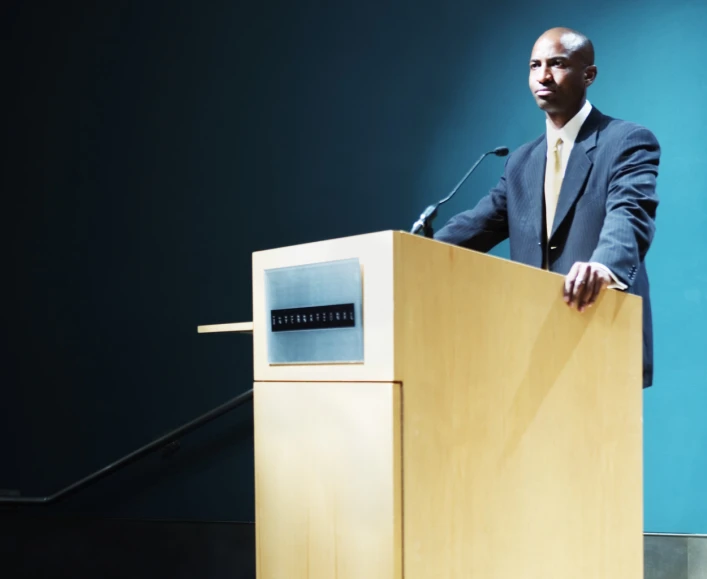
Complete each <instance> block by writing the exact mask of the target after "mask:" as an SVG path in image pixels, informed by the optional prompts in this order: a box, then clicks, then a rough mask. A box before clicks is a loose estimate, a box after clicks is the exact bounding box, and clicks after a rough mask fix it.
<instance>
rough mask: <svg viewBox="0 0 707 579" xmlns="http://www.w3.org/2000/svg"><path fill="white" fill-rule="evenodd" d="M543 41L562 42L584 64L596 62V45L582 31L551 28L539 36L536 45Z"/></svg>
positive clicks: (588, 64)
mask: <svg viewBox="0 0 707 579" xmlns="http://www.w3.org/2000/svg"><path fill="white" fill-rule="evenodd" d="M541 41H550V42H552V43H556V42H557V43H560V44H561V45H562V46H564V48H565V50H567V52H568V53H570V55H575V56H576V57H577V58H579V59H580V61H581V62H582V64H584V66H590V65H593V64H594V45H593V44H592V41H591V40H589V38H587V37H586V36H585V35H584V34H582V33H581V32H577V31H576V30H572V29H571V28H562V27H559V28H551V29H550V30H548V31H546V32H544V33H543V34H542V35H541V36H540V38H538V40H537V42H536V43H535V44H536V45H537V44H538V43H539V42H541Z"/></svg>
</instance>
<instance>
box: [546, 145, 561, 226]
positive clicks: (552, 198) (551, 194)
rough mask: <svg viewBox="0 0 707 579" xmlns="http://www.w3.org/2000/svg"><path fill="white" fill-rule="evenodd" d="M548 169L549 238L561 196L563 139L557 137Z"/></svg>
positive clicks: (547, 221) (547, 211) (547, 220)
mask: <svg viewBox="0 0 707 579" xmlns="http://www.w3.org/2000/svg"><path fill="white" fill-rule="evenodd" d="M548 161H550V159H548ZM547 171H548V172H550V173H551V174H550V175H548V176H547V177H548V178H547V179H546V180H545V223H546V226H547V227H546V230H547V237H548V239H549V238H550V234H551V233H552V222H553V221H554V219H555V211H556V209H557V200H558V199H559V198H560V189H561V188H562V177H563V174H562V139H557V143H555V147H554V148H553V155H552V163H548V167H547Z"/></svg>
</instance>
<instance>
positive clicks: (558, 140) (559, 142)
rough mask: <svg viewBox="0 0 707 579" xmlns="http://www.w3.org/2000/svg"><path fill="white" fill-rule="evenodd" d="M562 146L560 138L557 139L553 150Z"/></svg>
mask: <svg viewBox="0 0 707 579" xmlns="http://www.w3.org/2000/svg"><path fill="white" fill-rule="evenodd" d="M561 147H562V139H557V142H556V143H555V151H557V150H559V149H560V148H561Z"/></svg>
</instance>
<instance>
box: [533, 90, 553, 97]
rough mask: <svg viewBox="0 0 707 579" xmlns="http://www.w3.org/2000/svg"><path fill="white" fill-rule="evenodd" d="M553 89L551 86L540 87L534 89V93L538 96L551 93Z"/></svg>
mask: <svg viewBox="0 0 707 579" xmlns="http://www.w3.org/2000/svg"><path fill="white" fill-rule="evenodd" d="M554 92H555V91H554V90H553V89H551V88H540V89H538V90H536V91H535V94H536V95H538V96H548V95H551V94H553V93H554Z"/></svg>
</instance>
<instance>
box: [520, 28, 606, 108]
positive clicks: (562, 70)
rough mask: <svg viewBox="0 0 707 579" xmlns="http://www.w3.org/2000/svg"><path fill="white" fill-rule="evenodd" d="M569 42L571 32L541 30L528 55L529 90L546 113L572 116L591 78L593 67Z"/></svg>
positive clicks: (592, 76) (578, 106)
mask: <svg viewBox="0 0 707 579" xmlns="http://www.w3.org/2000/svg"><path fill="white" fill-rule="evenodd" d="M563 40H564V41H563ZM571 43H572V37H571V36H569V37H568V36H567V35H559V34H544V35H543V36H541V37H540V38H539V39H538V41H537V42H536V43H535V46H533V51H532V53H531V55H530V75H529V79H528V80H529V85H530V91H531V92H532V93H533V96H534V97H535V102H537V103H538V106H539V107H540V108H541V109H542V110H544V111H545V112H546V113H548V114H549V115H553V114H560V115H570V118H571V116H574V114H576V113H577V111H579V109H580V107H581V104H582V101H583V100H584V98H585V94H586V90H587V87H588V86H589V85H590V84H591V83H592V81H593V80H594V70H595V69H594V67H593V66H586V65H585V63H583V62H582V59H581V58H580V56H579V55H578V53H577V51H576V50H572V46H571ZM568 45H569V46H568ZM567 120H569V119H567Z"/></svg>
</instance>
